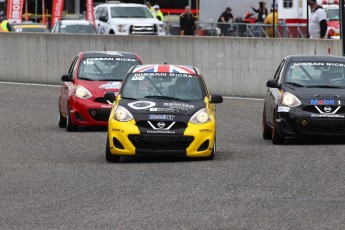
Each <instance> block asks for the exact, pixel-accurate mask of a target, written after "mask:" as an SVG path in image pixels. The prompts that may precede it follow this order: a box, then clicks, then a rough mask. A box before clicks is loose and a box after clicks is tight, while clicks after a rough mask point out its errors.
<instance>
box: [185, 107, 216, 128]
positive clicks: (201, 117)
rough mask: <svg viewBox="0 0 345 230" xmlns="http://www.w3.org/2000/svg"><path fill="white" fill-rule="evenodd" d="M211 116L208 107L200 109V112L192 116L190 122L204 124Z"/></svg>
mask: <svg viewBox="0 0 345 230" xmlns="http://www.w3.org/2000/svg"><path fill="white" fill-rule="evenodd" d="M210 120H211V118H210V116H209V115H208V112H207V110H206V108H203V109H200V110H199V111H198V112H196V113H194V115H193V116H192V117H191V119H190V122H192V123H194V124H203V123H206V122H208V121H210Z"/></svg>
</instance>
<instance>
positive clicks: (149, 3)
mask: <svg viewBox="0 0 345 230" xmlns="http://www.w3.org/2000/svg"><path fill="white" fill-rule="evenodd" d="M146 7H147V8H148V9H149V10H150V12H151V13H152V14H153V12H154V9H153V7H152V5H151V2H149V1H147V2H146Z"/></svg>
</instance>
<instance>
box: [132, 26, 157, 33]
mask: <svg viewBox="0 0 345 230" xmlns="http://www.w3.org/2000/svg"><path fill="white" fill-rule="evenodd" d="M130 31H131V33H132V34H156V33H157V28H156V26H155V25H143V26H141V25H140V26H139V25H134V26H131V28H130Z"/></svg>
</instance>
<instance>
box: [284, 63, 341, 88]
mask: <svg viewBox="0 0 345 230" xmlns="http://www.w3.org/2000/svg"><path fill="white" fill-rule="evenodd" d="M285 83H286V84H289V85H293V86H297V87H323V88H345V63H339V62H292V63H290V64H289V66H288V69H287V72H286V77H285Z"/></svg>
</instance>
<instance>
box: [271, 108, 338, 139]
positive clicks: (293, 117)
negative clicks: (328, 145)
mask: <svg viewBox="0 0 345 230" xmlns="http://www.w3.org/2000/svg"><path fill="white" fill-rule="evenodd" d="M276 122H277V123H276V124H277V125H278V129H279V131H280V132H281V133H282V134H284V136H286V137H294V136H310V135H311V136H313V135H315V136H325V135H329V136H345V113H337V114H320V113H311V112H307V111H304V110H302V109H300V108H291V109H290V111H289V112H278V113H277V117H276Z"/></svg>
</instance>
